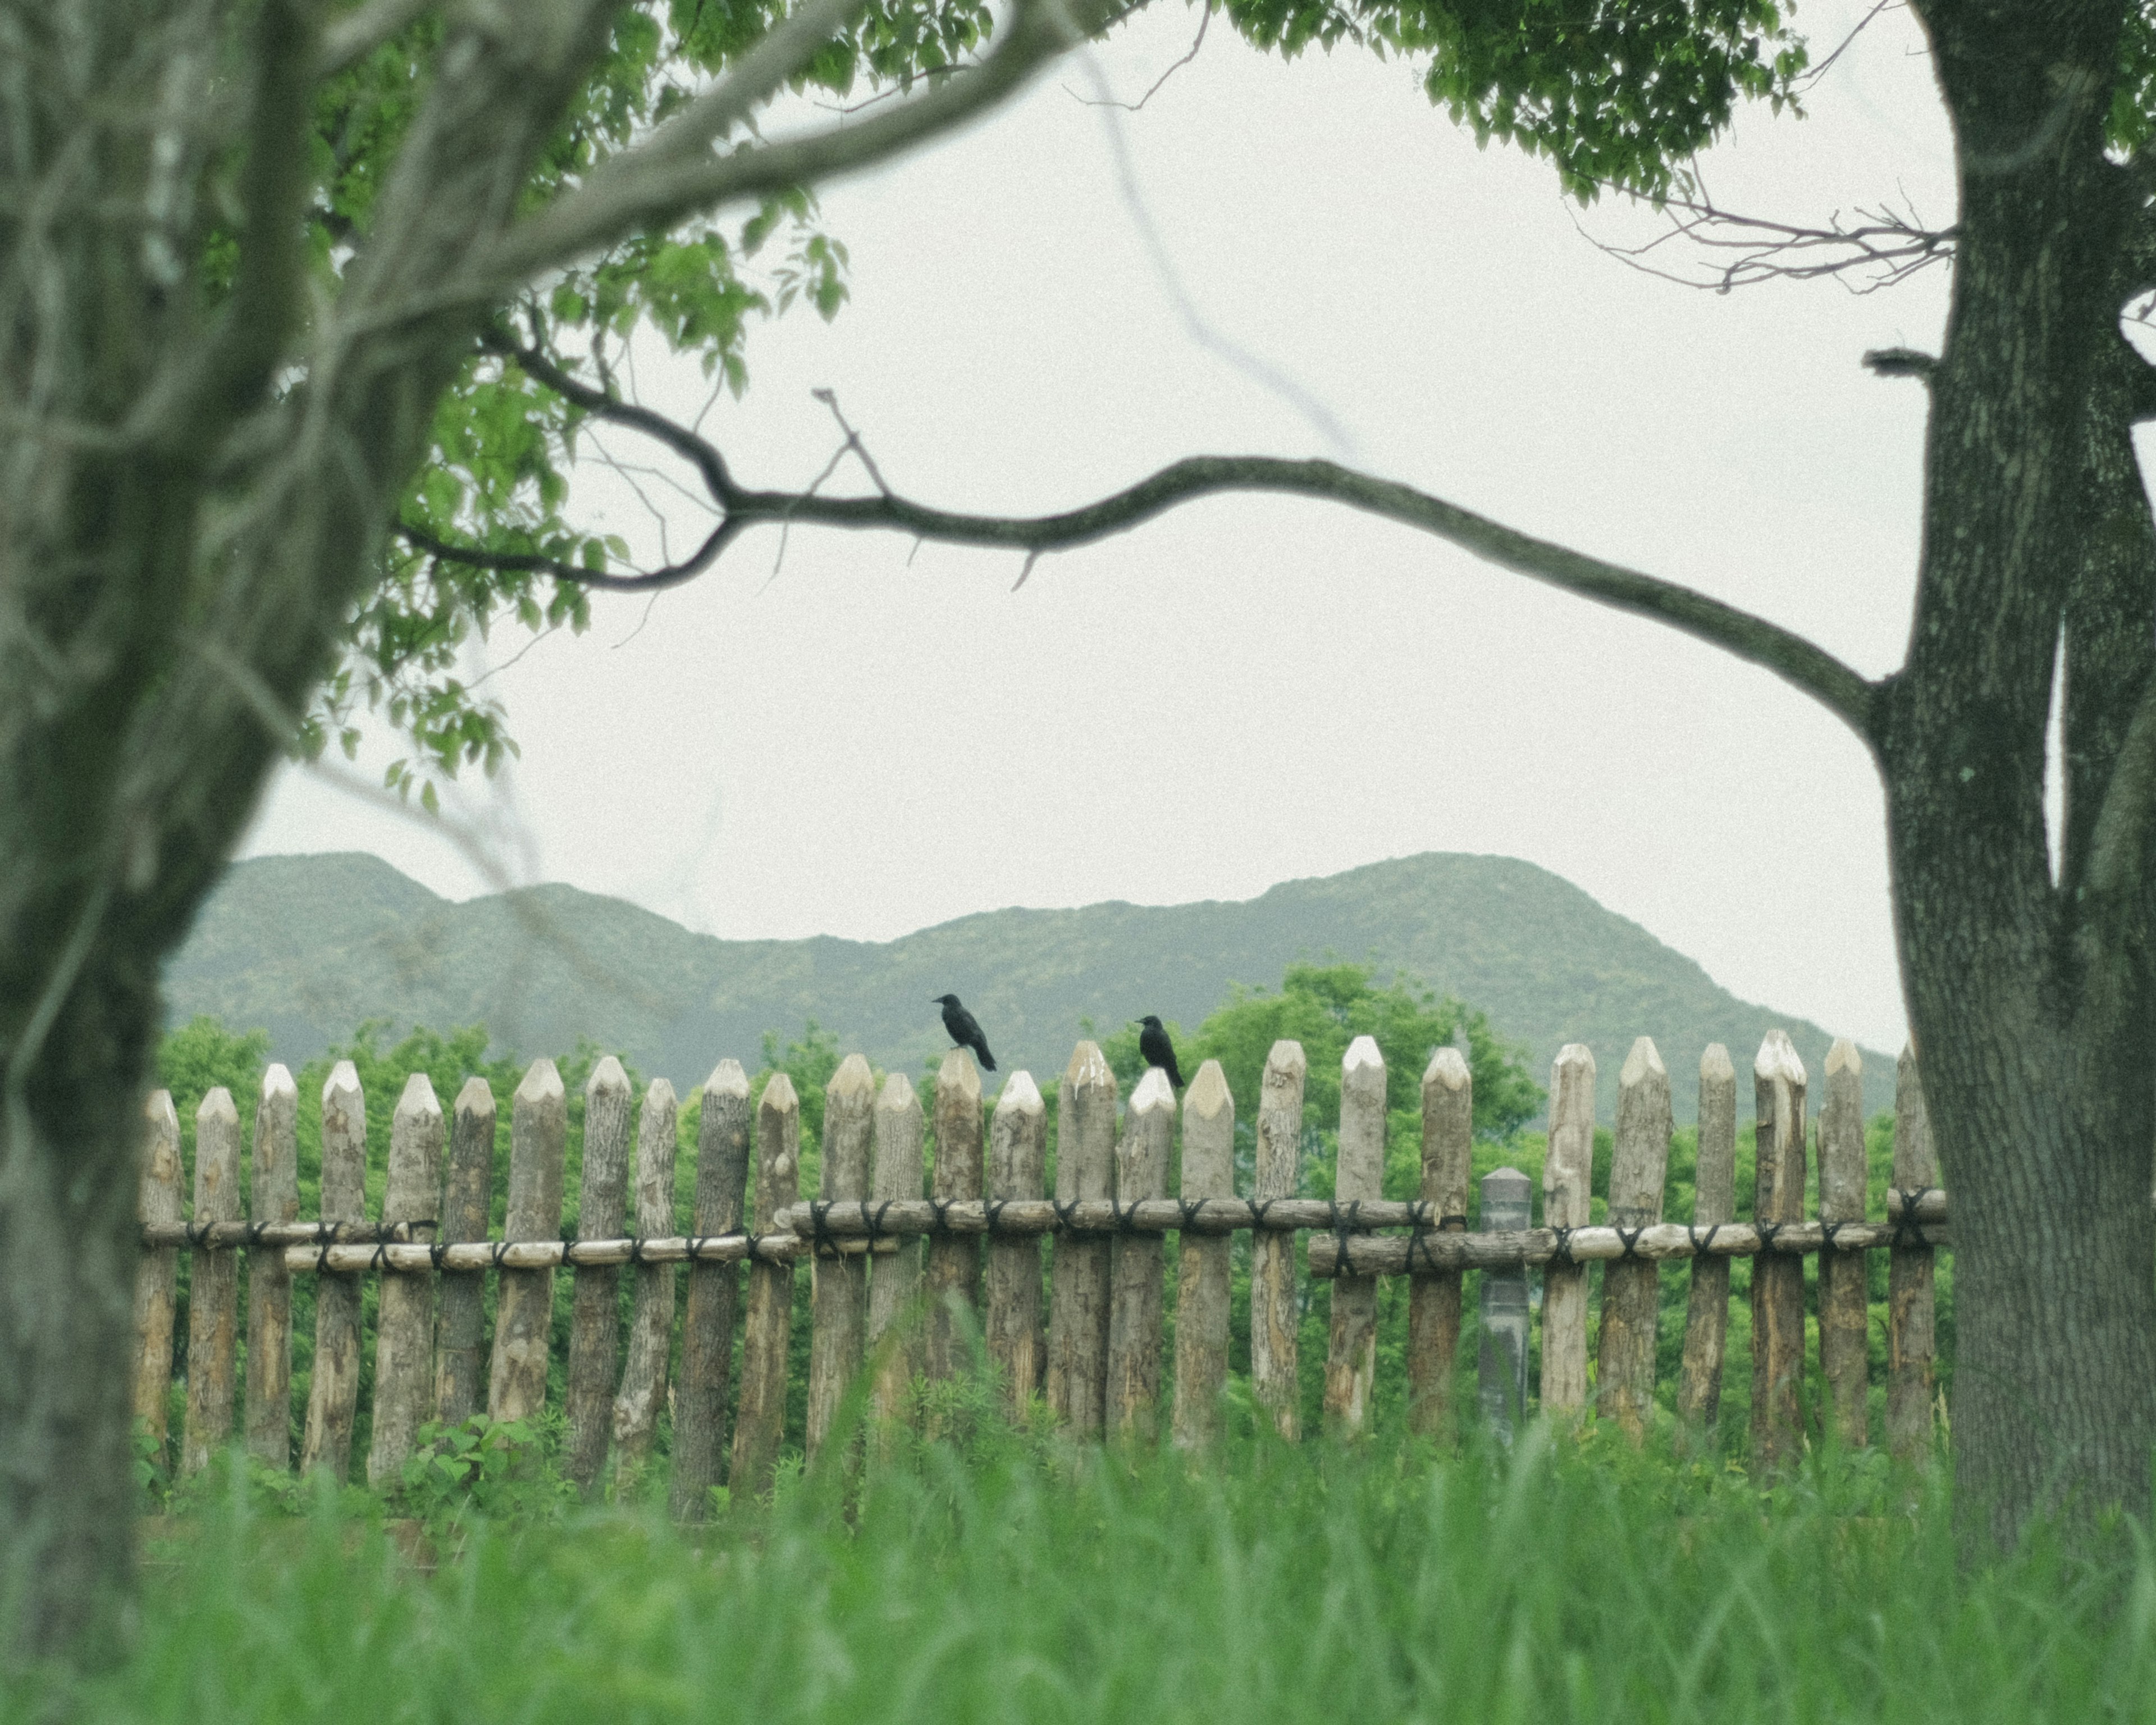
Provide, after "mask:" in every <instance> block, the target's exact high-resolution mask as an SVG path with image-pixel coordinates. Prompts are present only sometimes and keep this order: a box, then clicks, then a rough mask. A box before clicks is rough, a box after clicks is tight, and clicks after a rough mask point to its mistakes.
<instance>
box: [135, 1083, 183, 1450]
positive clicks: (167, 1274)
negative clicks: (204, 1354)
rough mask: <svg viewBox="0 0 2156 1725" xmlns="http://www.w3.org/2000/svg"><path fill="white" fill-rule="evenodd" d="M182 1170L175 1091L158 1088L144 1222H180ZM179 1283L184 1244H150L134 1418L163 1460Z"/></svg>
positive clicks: (146, 1116) (139, 1301) (147, 1154)
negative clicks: (146, 1433) (152, 1439)
mask: <svg viewBox="0 0 2156 1725" xmlns="http://www.w3.org/2000/svg"><path fill="white" fill-rule="evenodd" d="M182 1173H183V1170H182V1168H181V1166H180V1117H179V1112H178V1111H177V1109H175V1108H174V1107H173V1106H172V1091H168V1090H153V1091H151V1092H150V1095H149V1097H148V1099H147V1100H146V1101H145V1102H144V1103H143V1105H142V1184H141V1193H140V1195H139V1196H138V1198H137V1199H136V1209H137V1212H138V1213H139V1214H140V1215H141V1219H142V1224H143V1225H144V1226H145V1227H148V1228H171V1227H174V1226H177V1224H178V1223H179V1220H180V1182H181V1178H182ZM179 1288H180V1249H179V1248H178V1247H177V1246H151V1247H148V1248H146V1250H144V1251H143V1254H142V1257H141V1262H140V1263H139V1264H138V1265H137V1266H136V1270H135V1341H136V1354H135V1417H136V1419H137V1420H141V1421H142V1422H144V1424H146V1425H147V1426H148V1427H149V1430H150V1435H151V1437H152V1438H154V1439H155V1440H157V1459H158V1461H159V1463H160V1464H161V1465H162V1462H163V1461H164V1458H165V1442H166V1436H167V1432H168V1430H169V1429H170V1425H171V1421H172V1319H173V1314H174V1312H175V1310H176V1309H177V1306H178V1303H179Z"/></svg>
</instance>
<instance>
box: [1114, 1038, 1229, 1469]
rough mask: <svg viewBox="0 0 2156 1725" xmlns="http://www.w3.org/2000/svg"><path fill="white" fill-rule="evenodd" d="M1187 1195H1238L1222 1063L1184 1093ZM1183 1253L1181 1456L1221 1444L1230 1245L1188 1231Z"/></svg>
mask: <svg viewBox="0 0 2156 1725" xmlns="http://www.w3.org/2000/svg"><path fill="white" fill-rule="evenodd" d="M1133 1106H1135V1103H1134V1104H1133ZM1182 1192H1183V1203H1185V1204H1199V1205H1203V1204H1204V1203H1205V1201H1206V1200H1207V1199H1219V1198H1233V1197H1234V1196H1235V1097H1234V1096H1231V1095H1229V1091H1228V1077H1227V1074H1226V1073H1224V1071H1222V1070H1221V1069H1220V1063H1219V1061H1218V1060H1208V1061H1206V1062H1205V1064H1204V1065H1202V1066H1200V1067H1199V1069H1198V1076H1196V1077H1195V1078H1193V1079H1192V1080H1191V1081H1190V1087H1189V1089H1188V1090H1187V1091H1184V1092H1183V1181H1182ZM1200 1214H1203V1212H1202V1210H1201V1212H1200ZM1178 1245H1179V1248H1180V1250H1179V1252H1178V1260H1177V1265H1176V1272H1175V1409H1174V1415H1173V1421H1172V1424H1171V1427H1170V1430H1171V1431H1172V1433H1173V1439H1174V1442H1175V1444H1176V1446H1177V1447H1178V1449H1184V1450H1204V1449H1209V1448H1211V1447H1212V1446H1213V1445H1216V1444H1218V1443H1219V1441H1220V1430H1221V1417H1220V1415H1221V1409H1220V1394H1221V1392H1222V1391H1223V1390H1224V1389H1226V1388H1227V1384H1228V1304H1229V1252H1230V1250H1232V1246H1233V1242H1232V1241H1231V1240H1229V1236H1227V1235H1222V1234H1204V1233H1200V1232H1199V1231H1198V1230H1194V1229H1188V1228H1186V1229H1185V1230H1183V1235H1182V1237H1181V1239H1180V1240H1179V1241H1178Z"/></svg>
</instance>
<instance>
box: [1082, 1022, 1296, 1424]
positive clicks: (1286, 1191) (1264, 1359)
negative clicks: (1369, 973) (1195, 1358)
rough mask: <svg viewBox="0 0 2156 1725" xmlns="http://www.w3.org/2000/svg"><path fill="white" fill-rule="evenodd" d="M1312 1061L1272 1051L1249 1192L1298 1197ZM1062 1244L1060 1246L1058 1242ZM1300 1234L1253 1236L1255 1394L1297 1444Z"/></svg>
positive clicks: (1283, 1045) (1261, 1093)
mask: <svg viewBox="0 0 2156 1725" xmlns="http://www.w3.org/2000/svg"><path fill="white" fill-rule="evenodd" d="M1309 1070H1310V1063H1309V1061H1308V1060H1307V1059H1306V1057H1305V1055H1304V1054H1303V1051H1302V1045H1301V1043H1300V1042H1291V1041H1288V1040H1286V1039H1285V1038H1283V1039H1282V1040H1280V1041H1278V1042H1276V1043H1275V1044H1274V1045H1272V1050H1271V1052H1270V1053H1269V1054H1268V1055H1266V1056H1265V1076H1264V1077H1263V1078H1262V1079H1261V1080H1260V1083H1259V1088H1258V1123H1257V1152H1256V1166H1255V1170H1254V1173H1253V1178H1252V1181H1251V1189H1250V1196H1251V1198H1252V1199H1253V1200H1254V1201H1255V1202H1256V1203H1259V1204H1263V1203H1264V1202H1265V1200H1266V1199H1279V1198H1292V1197H1294V1196H1295V1193H1296V1186H1297V1185H1298V1184H1299V1183H1300V1182H1301V1178H1302V1089H1303V1081H1304V1080H1305V1079H1306V1077H1307V1076H1308V1075H1309ZM1058 1250H1061V1248H1060V1247H1059V1248H1058ZM1295 1283H1296V1275H1295V1238H1294V1236H1293V1235H1286V1234H1265V1233H1260V1234H1259V1235H1257V1236H1256V1237H1255V1239H1254V1240H1251V1242H1250V1394H1251V1397H1252V1399H1255V1401H1256V1403H1257V1404H1258V1405H1259V1407H1260V1408H1262V1409H1265V1412H1266V1413H1267V1414H1270V1416H1271V1418H1272V1422H1273V1430H1275V1431H1276V1432H1278V1433H1279V1434H1280V1435H1281V1436H1282V1437H1283V1438H1285V1439H1286V1440H1288V1441H1289V1442H1290V1443H1293V1442H1294V1441H1295V1440H1296V1435H1298V1433H1299V1432H1300V1430H1301V1424H1302V1419H1301V1407H1300V1404H1301V1385H1300V1383H1299V1382H1298V1379H1297V1375H1296V1374H1297V1370H1298V1368H1297V1364H1296V1328H1297V1326H1298V1323H1299V1322H1300V1318H1301V1312H1300V1310H1299V1307H1298V1306H1297V1302H1296V1286H1295Z"/></svg>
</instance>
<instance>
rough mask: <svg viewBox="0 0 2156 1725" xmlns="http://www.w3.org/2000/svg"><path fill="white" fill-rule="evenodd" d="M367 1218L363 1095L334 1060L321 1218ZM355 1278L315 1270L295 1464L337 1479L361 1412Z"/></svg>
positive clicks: (348, 1458)
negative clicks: (309, 1361)
mask: <svg viewBox="0 0 2156 1725" xmlns="http://www.w3.org/2000/svg"><path fill="white" fill-rule="evenodd" d="M366 1219H367V1101H366V1099H365V1097H363V1096H362V1095H361V1094H360V1089H359V1073H358V1072H357V1070H356V1069H355V1068H354V1067H353V1065H352V1062H351V1061H350V1060H339V1061H338V1062H337V1063H336V1065H335V1066H334V1067H332V1068H331V1071H330V1076H328V1077H327V1078H326V1079H325V1080H324V1081H322V1183H321V1220H322V1222H323V1224H325V1225H326V1227H327V1228H329V1229H330V1230H335V1229H336V1226H337V1225H338V1224H351V1223H356V1222H364V1221H365V1220H366ZM359 1293H360V1287H359V1277H358V1276H357V1275H356V1274H352V1273H351V1272H347V1271H321V1272H320V1273H318V1274H317V1275H316V1277H315V1364H314V1370H313V1373H312V1375H311V1377H310V1378H309V1380H308V1384H307V1428H306V1434H305V1438H304V1440H302V1442H301V1444H300V1471H302V1472H305V1473H312V1472H313V1471H315V1470H316V1468H318V1467H326V1468H327V1469H328V1470H329V1471H330V1472H331V1475H332V1476H334V1477H335V1478H336V1481H338V1483H339V1484H342V1483H343V1481H344V1478H345V1476H346V1473H347V1472H348V1471H350V1469H351V1466H352V1422H353V1420H355V1419H356V1418H357V1415H358V1412H359V1342H360V1336H359Z"/></svg>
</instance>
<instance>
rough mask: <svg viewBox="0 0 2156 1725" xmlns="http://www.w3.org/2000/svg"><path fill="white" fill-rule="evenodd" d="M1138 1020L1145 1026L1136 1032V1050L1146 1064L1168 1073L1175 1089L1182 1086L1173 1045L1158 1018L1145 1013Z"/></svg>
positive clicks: (1169, 1080)
mask: <svg viewBox="0 0 2156 1725" xmlns="http://www.w3.org/2000/svg"><path fill="white" fill-rule="evenodd" d="M1138 1022H1139V1023H1140V1024H1142V1025H1144V1026H1145V1028H1144V1029H1142V1030H1140V1031H1139V1032H1138V1052H1139V1054H1141V1055H1143V1056H1144V1057H1145V1063H1146V1065H1148V1066H1158V1067H1159V1068H1161V1070H1163V1071H1164V1072H1166V1073H1167V1074H1168V1082H1169V1083H1170V1084H1172V1085H1173V1086H1175V1087H1176V1089H1178V1090H1181V1089H1182V1088H1183V1073H1182V1071H1181V1070H1180V1069H1179V1068H1178V1066H1177V1065H1176V1064H1175V1045H1174V1044H1173V1042H1170V1041H1169V1040H1168V1032H1167V1031H1165V1030H1163V1029H1161V1027H1160V1020H1159V1019H1157V1018H1155V1017H1154V1016H1153V1015H1152V1014H1151V1013H1147V1014H1146V1015H1145V1016H1144V1017H1143V1018H1142V1019H1139V1020H1138Z"/></svg>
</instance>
